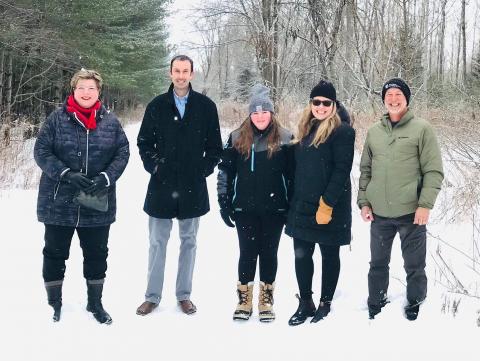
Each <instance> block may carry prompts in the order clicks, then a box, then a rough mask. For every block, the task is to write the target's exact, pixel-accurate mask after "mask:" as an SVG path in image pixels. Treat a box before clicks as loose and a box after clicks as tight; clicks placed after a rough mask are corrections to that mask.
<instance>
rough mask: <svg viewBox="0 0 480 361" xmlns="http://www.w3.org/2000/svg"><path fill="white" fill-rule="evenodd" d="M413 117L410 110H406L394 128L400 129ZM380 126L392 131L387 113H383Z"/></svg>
mask: <svg viewBox="0 0 480 361" xmlns="http://www.w3.org/2000/svg"><path fill="white" fill-rule="evenodd" d="M413 117H414V115H413V112H412V111H411V110H410V109H408V110H407V112H406V113H405V114H404V115H403V117H402V118H401V119H400V120H399V122H398V123H397V125H396V126H395V128H397V127H401V126H403V125H405V124H407V123H408V122H409V121H410V120H412V119H413ZM382 124H383V126H384V127H387V128H388V129H392V124H391V123H390V116H389V115H388V113H385V114H384V115H383V116H382Z"/></svg>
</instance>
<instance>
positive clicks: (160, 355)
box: [0, 124, 480, 361]
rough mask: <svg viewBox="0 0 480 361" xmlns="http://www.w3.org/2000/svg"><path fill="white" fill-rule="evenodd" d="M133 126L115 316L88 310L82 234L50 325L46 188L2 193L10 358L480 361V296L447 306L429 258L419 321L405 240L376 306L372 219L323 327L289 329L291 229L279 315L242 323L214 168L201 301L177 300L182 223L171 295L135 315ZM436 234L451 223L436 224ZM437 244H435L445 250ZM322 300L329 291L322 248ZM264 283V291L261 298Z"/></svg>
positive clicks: (0, 355)
mask: <svg viewBox="0 0 480 361" xmlns="http://www.w3.org/2000/svg"><path fill="white" fill-rule="evenodd" d="M138 128H139V124H134V125H130V126H129V127H128V128H127V133H128V136H129V139H130V142H131V153H132V155H131V158H130V163H129V165H128V167H127V170H126V172H125V174H124V175H123V177H122V178H121V179H120V181H119V183H118V190H117V192H118V198H119V200H118V214H117V222H116V223H114V224H113V225H112V228H111V233H110V241H109V248H110V255H109V269H108V273H107V281H106V284H105V295H104V305H105V307H106V309H107V310H108V311H109V312H110V314H111V315H112V317H113V320H114V322H113V324H112V325H110V326H103V325H98V324H97V323H96V322H95V321H94V320H93V318H92V316H91V315H90V314H88V313H87V312H86V311H85V305H86V286H85V282H84V280H83V277H82V257H81V251H80V247H79V245H78V239H77V238H76V237H75V238H74V240H73V242H72V248H71V255H70V260H69V261H68V263H67V273H66V279H65V284H64V307H63V312H62V320H61V322H60V323H58V324H54V323H52V322H51V320H50V318H51V314H52V311H51V309H50V307H49V306H48V305H47V302H46V294H45V291H44V288H43V282H42V278H41V267H42V254H41V252H42V247H43V225H42V224H40V223H38V222H37V221H36V215H35V207H36V194H37V192H36V191H18V190H11V191H1V192H0V220H1V221H0V222H1V223H0V225H1V227H0V234H1V236H0V239H1V241H0V275H1V280H2V282H1V285H2V286H1V288H2V292H1V293H0V313H1V321H0V330H1V331H2V338H1V346H0V360H5V361H6V360H9V361H10V360H48V361H54V360H89V361H90V360H116V361H117V360H275V359H278V360H314V359H321V360H369V361H371V360H409V361H411V360H478V357H479V356H478V346H476V345H477V342H478V340H479V339H480V338H479V336H480V328H479V327H477V326H476V325H475V318H476V315H475V312H476V311H475V310H476V308H475V307H477V308H478V303H477V305H475V304H474V303H473V301H472V302H471V303H468V302H469V301H468V300H467V301H466V302H465V303H463V304H462V310H461V312H460V313H459V314H458V315H457V317H456V318H453V317H452V315H451V314H443V313H441V306H442V302H443V290H442V288H440V287H439V286H438V285H435V284H434V282H433V277H434V269H433V265H432V264H431V263H432V262H431V260H430V258H429V259H428V260H427V262H428V274H429V276H430V278H429V280H430V283H429V295H428V299H427V301H426V302H425V304H424V305H423V307H422V308H421V313H420V315H419V319H418V320H417V321H416V322H409V321H407V320H406V319H405V318H404V317H403V314H402V308H403V303H404V297H405V288H404V286H403V284H402V282H404V281H403V280H404V271H403V268H402V262H401V256H400V250H399V248H400V247H399V242H398V241H397V242H395V245H394V252H393V254H392V260H393V261H392V264H391V277H392V278H391V281H390V292H389V295H390V299H391V301H392V302H391V304H389V305H388V306H387V307H386V309H385V310H384V312H382V314H381V315H379V317H378V319H376V320H375V321H373V322H371V321H369V320H368V317H367V311H366V296H367V271H368V261H369V247H368V239H369V234H368V232H369V228H368V225H366V224H364V223H363V222H361V220H360V217H359V216H358V215H357V214H354V217H353V218H354V225H353V233H354V240H353V243H352V248H351V250H349V248H348V247H343V248H342V255H341V260H342V270H341V275H340V280H339V285H338V289H337V292H336V294H335V299H334V302H333V307H332V313H331V314H330V315H329V316H328V318H327V319H325V320H324V321H321V322H320V323H318V324H316V325H312V324H304V325H302V326H298V327H295V328H293V327H289V326H288V325H287V320H288V318H289V317H290V315H291V314H292V313H293V312H294V311H295V309H296V307H297V300H296V298H295V297H294V294H295V293H296V292H297V286H296V281H295V272H294V266H293V250H292V242H291V239H290V238H289V237H287V236H283V238H282V240H281V244H280V249H279V269H278V276H277V291H276V293H275V301H276V303H275V311H276V313H277V320H276V321H275V322H274V323H272V324H261V323H260V322H258V317H257V316H256V315H254V317H253V319H251V320H250V321H248V322H246V323H235V322H233V321H232V320H231V316H232V312H233V310H234V307H235V304H236V294H235V287H236V279H237V277H236V267H237V256H238V246H237V241H236V233H235V231H234V230H233V229H230V228H227V227H226V226H224V225H223V223H222V221H221V218H220V217H219V215H218V206H217V203H216V193H215V178H216V177H215V175H213V176H211V177H209V179H208V182H209V189H210V200H211V208H212V210H211V212H210V213H209V214H207V215H206V216H205V217H203V218H202V219H201V223H200V231H199V235H198V250H197V264H196V269H195V277H194V290H193V294H192V300H193V301H194V302H195V304H196V305H197V307H198V310H199V311H198V312H197V314H196V315H194V316H191V317H189V316H185V315H183V314H182V313H181V312H180V311H179V310H178V308H177V306H176V302H175V295H174V289H175V286H174V285H175V276H176V266H177V255H178V245H179V240H178V235H177V234H178V230H177V228H176V225H175V226H174V229H173V230H172V238H171V239H170V243H169V247H168V256H167V257H168V258H167V269H166V276H165V286H164V298H163V301H162V303H161V305H160V307H159V308H158V309H157V310H156V311H155V312H154V313H153V314H152V315H150V316H148V317H139V316H137V315H135V309H136V307H137V306H138V305H139V304H140V303H141V302H142V301H143V294H144V288H145V285H146V269H147V254H148V239H147V216H146V214H144V213H143V211H142V205H143V199H144V195H145V191H146V185H147V180H148V177H147V174H146V172H145V171H144V170H143V167H142V165H141V162H140V158H139V156H138V152H137V148H136V145H135V138H136V134H137V132H138ZM432 229H435V231H436V232H437V233H441V232H442V231H443V230H442V228H440V226H436V228H435V227H432ZM435 247H436V244H435V241H434V240H433V241H432V240H430V241H429V249H430V250H434V249H435ZM315 257H316V273H315V278H314V291H315V295H314V297H315V299H317V298H318V297H319V292H320V284H319V282H320V273H319V270H320V267H319V258H320V255H319V253H318V249H317V251H316V253H315ZM257 292H258V287H256V289H255V303H256V294H257Z"/></svg>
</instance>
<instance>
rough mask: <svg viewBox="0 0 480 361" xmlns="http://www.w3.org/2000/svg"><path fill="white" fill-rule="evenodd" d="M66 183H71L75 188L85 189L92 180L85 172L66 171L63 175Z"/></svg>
mask: <svg viewBox="0 0 480 361" xmlns="http://www.w3.org/2000/svg"><path fill="white" fill-rule="evenodd" d="M64 177H65V180H66V181H67V183H70V184H72V185H73V186H74V187H75V188H78V189H81V190H85V189H86V188H87V187H88V186H90V185H91V184H92V180H91V179H90V178H88V177H87V176H86V175H85V174H83V173H80V172H73V171H68V172H67V174H65V175H64Z"/></svg>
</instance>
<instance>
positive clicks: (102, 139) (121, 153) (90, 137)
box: [34, 105, 130, 227]
mask: <svg viewBox="0 0 480 361" xmlns="http://www.w3.org/2000/svg"><path fill="white" fill-rule="evenodd" d="M96 120H97V128H96V129H94V130H90V131H87V129H86V128H85V127H84V125H83V124H82V123H81V122H80V121H78V120H77V119H75V118H74V117H72V116H71V115H70V114H69V113H68V112H67V110H66V107H65V105H64V106H63V107H62V108H59V109H57V110H56V111H54V112H53V113H51V114H50V115H49V116H48V118H47V120H46V121H45V123H44V124H43V126H42V128H41V129H40V132H39V133H38V137H37V140H36V142H35V149H34V157H35V161H36V162H37V164H38V166H39V167H40V168H41V169H42V176H41V178H40V186H39V190H38V203H37V216H38V220H39V221H40V222H43V223H45V224H53V225H60V226H77V227H97V226H105V225H109V224H111V223H113V222H114V221H115V213H116V195H115V182H116V181H117V179H118V178H119V177H120V176H121V175H122V173H123V171H124V170H125V167H126V166H127V163H128V158H129V156H130V153H129V146H128V140H127V137H126V136H125V133H124V132H123V129H122V126H121V124H120V122H119V121H118V119H117V118H116V116H115V115H114V114H113V113H110V112H108V111H107V110H106V109H105V108H104V107H103V106H102V107H101V108H100V110H99V111H98V113H97V119H96ZM68 170H72V171H76V172H79V171H80V172H83V173H85V174H87V175H88V176H89V177H94V176H96V175H98V174H99V173H100V172H105V173H106V174H107V176H108V179H109V181H110V186H109V187H108V205H109V207H108V211H107V212H98V211H95V210H91V209H87V208H84V207H81V206H78V205H77V204H76V203H75V202H74V201H73V199H74V197H75V195H76V194H77V190H76V189H75V188H74V187H73V186H72V185H71V184H69V183H66V182H64V181H62V177H63V176H64V175H65V173H66V172H67V171H68Z"/></svg>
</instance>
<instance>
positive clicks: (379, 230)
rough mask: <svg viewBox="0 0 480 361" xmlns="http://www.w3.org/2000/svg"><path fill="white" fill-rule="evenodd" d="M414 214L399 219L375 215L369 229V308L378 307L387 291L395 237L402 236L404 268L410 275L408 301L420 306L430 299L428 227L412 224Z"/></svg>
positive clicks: (408, 275)
mask: <svg viewBox="0 0 480 361" xmlns="http://www.w3.org/2000/svg"><path fill="white" fill-rule="evenodd" d="M414 217H415V214H407V215H405V216H401V217H397V218H385V217H380V216H378V215H374V219H375V220H374V221H373V222H372V225H371V227H370V253H371V261H370V270H369V272H368V304H369V305H372V306H376V305H379V304H380V302H381V301H382V300H383V299H384V298H386V296H387V290H388V278H389V263H390V255H391V253H392V243H393V239H394V238H395V235H396V234H397V233H398V234H399V236H400V243H401V248H402V256H403V266H404V268H405V271H406V272H407V300H408V301H409V302H411V303H416V302H421V301H423V300H424V299H425V296H426V295H427V276H426V275H425V258H426V255H427V246H426V243H427V242H426V238H427V236H426V233H427V228H426V226H424V225H423V226H419V225H417V224H413V220H414Z"/></svg>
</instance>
